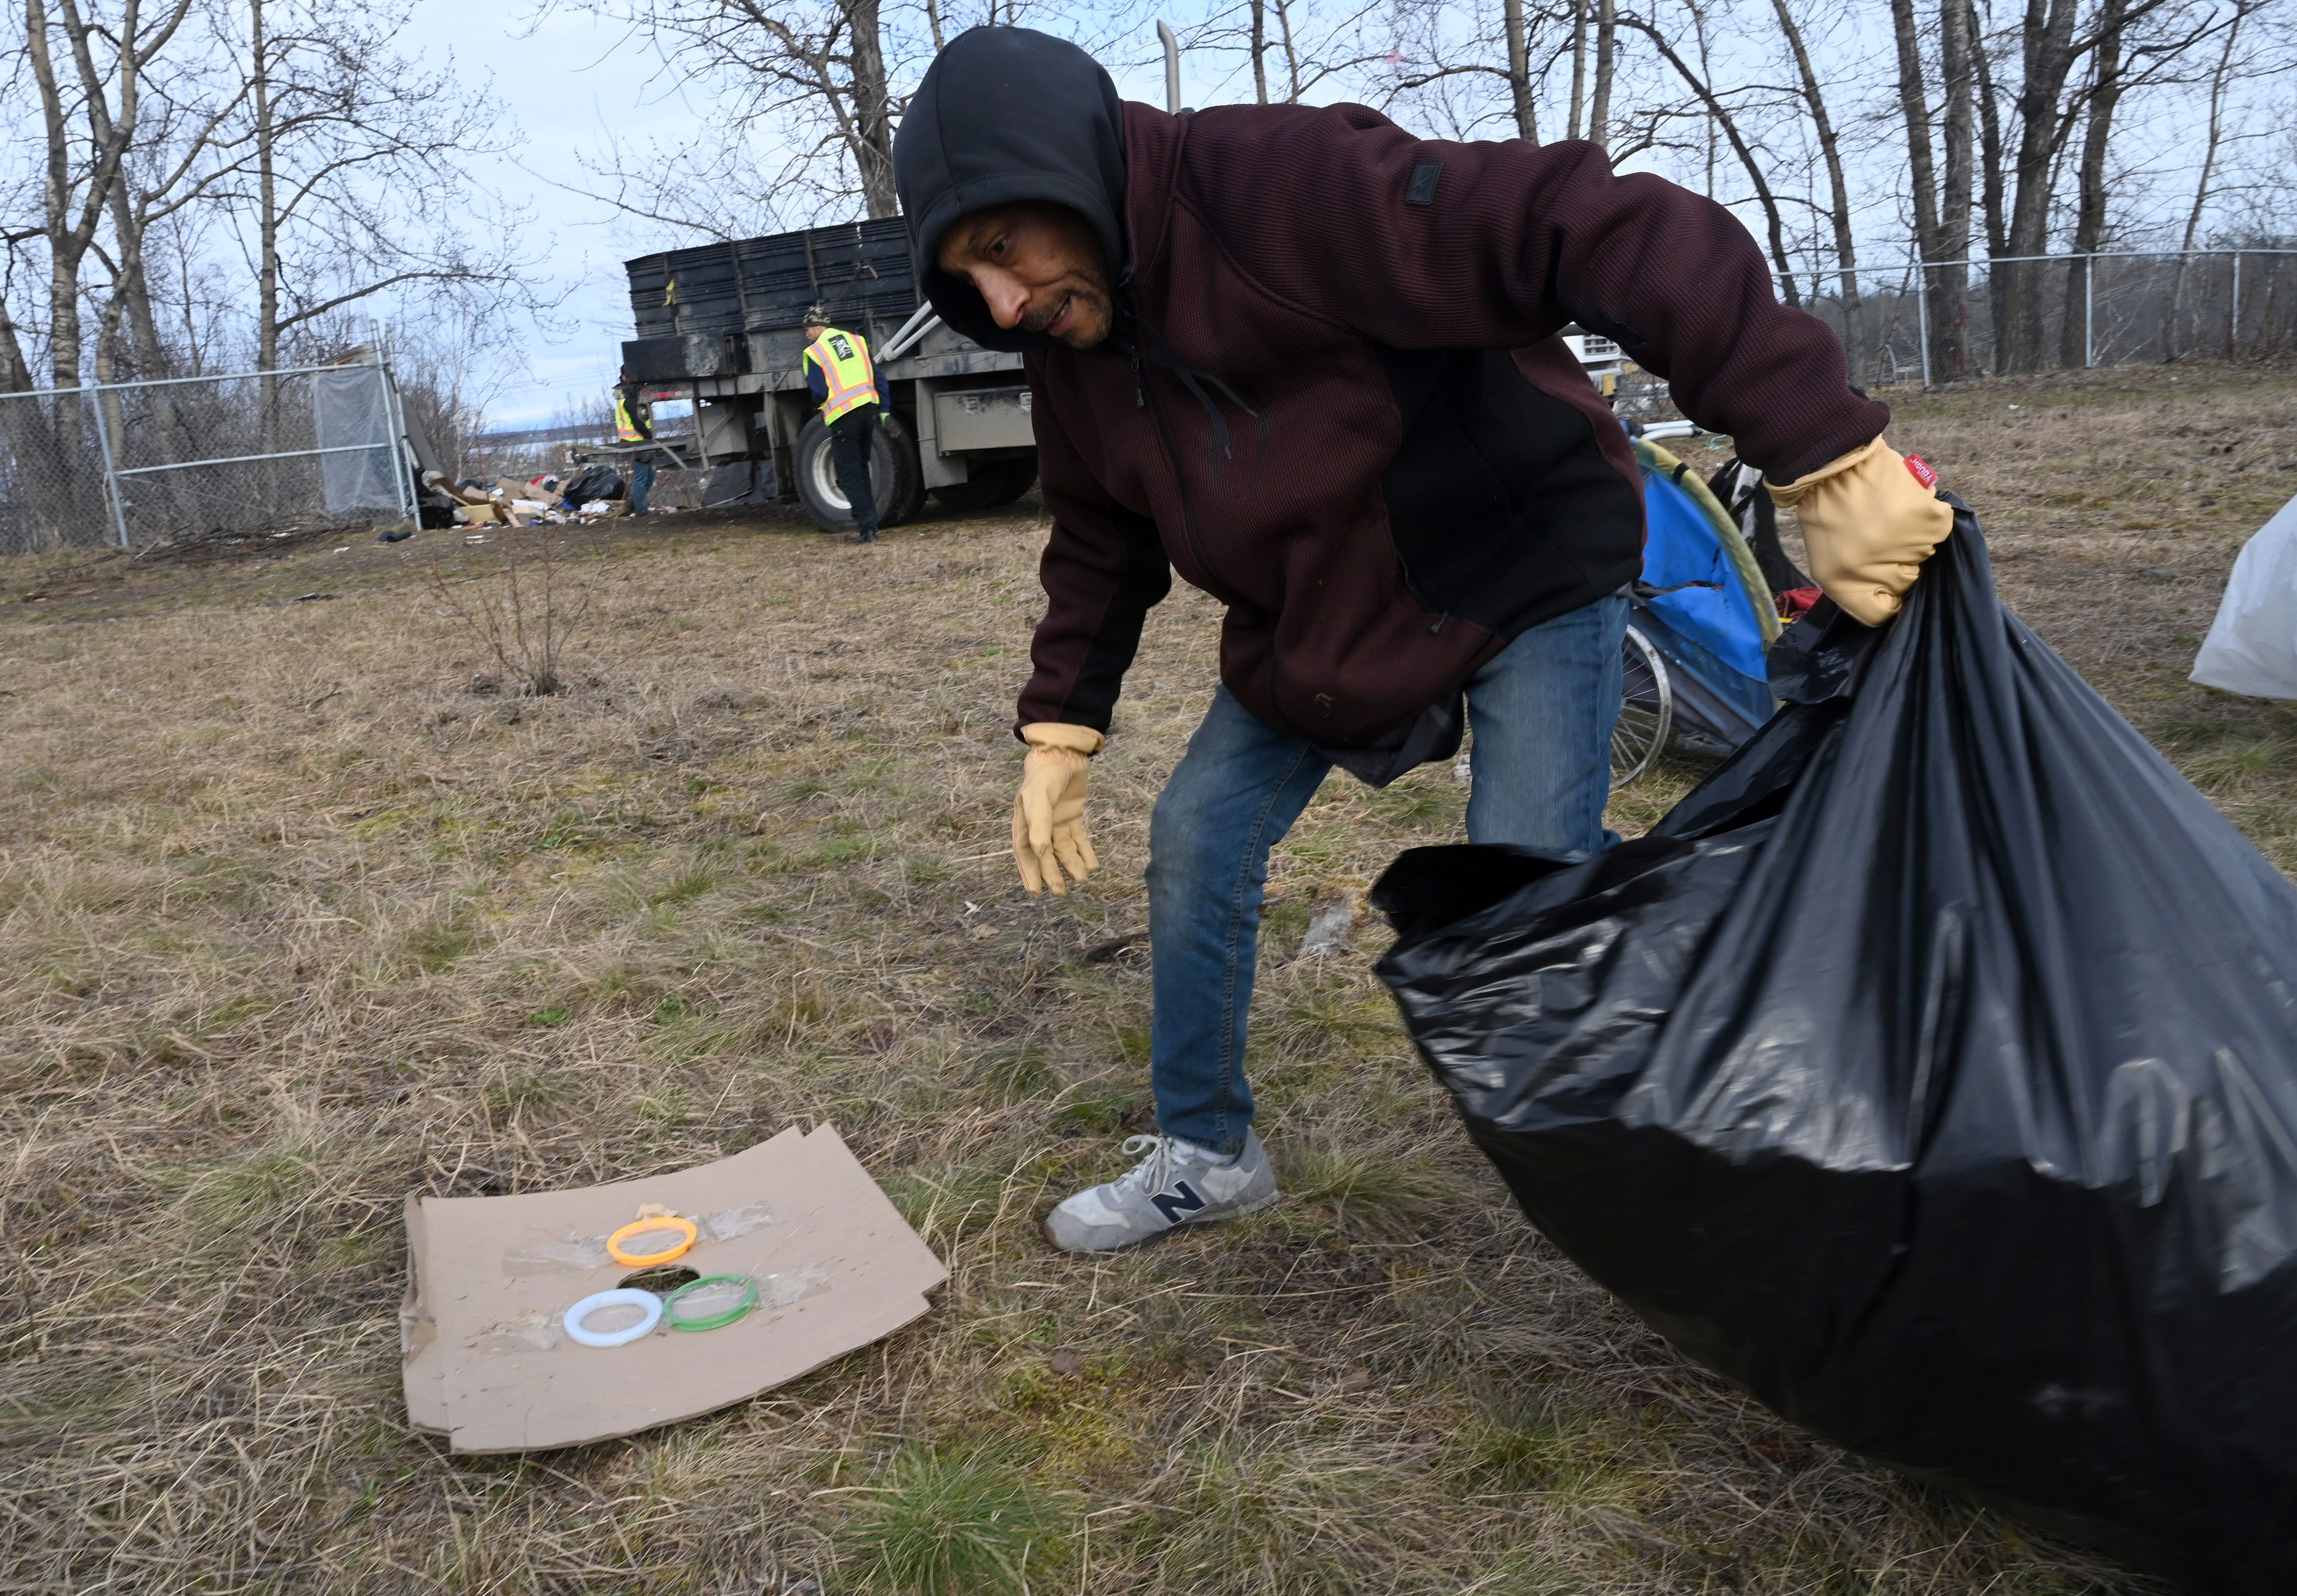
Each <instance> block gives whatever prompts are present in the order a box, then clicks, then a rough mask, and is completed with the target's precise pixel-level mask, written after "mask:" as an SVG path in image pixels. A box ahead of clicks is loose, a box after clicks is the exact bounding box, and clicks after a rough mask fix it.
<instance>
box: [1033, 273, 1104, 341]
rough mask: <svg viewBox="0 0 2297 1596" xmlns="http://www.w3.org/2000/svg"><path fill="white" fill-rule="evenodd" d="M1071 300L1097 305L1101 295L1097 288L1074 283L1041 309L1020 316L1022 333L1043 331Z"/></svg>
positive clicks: (1055, 319)
mask: <svg viewBox="0 0 2297 1596" xmlns="http://www.w3.org/2000/svg"><path fill="white" fill-rule="evenodd" d="M1070 300H1076V301H1077V303H1079V304H1080V305H1098V304H1100V303H1101V302H1102V300H1101V296H1100V294H1099V292H1098V291H1097V290H1095V289H1093V288H1092V287H1091V286H1089V285H1088V284H1083V283H1079V284H1074V285H1073V286H1072V287H1070V288H1068V289H1066V290H1065V291H1064V292H1062V294H1061V296H1060V298H1058V299H1057V300H1053V301H1052V303H1050V305H1047V306H1045V307H1044V308H1043V309H1032V310H1031V311H1029V312H1028V313H1027V314H1026V315H1025V316H1024V317H1022V318H1021V331H1023V332H1024V333H1041V332H1043V331H1044V330H1045V329H1046V328H1047V327H1050V326H1051V325H1053V323H1055V322H1056V321H1058V320H1059V319H1060V314H1061V311H1062V309H1064V308H1065V307H1066V305H1067V304H1068V302H1069V301H1070Z"/></svg>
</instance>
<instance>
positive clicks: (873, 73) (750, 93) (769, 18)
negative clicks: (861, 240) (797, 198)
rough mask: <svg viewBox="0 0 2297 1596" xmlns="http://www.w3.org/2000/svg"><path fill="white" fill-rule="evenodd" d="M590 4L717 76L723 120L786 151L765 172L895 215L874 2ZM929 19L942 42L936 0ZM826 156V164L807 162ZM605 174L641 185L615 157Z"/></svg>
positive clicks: (891, 107) (680, 62) (599, 0)
mask: <svg viewBox="0 0 2297 1596" xmlns="http://www.w3.org/2000/svg"><path fill="white" fill-rule="evenodd" d="M586 3H587V4H589V6H590V9H593V10H596V11H597V12H600V13H601V14H603V15H606V16H609V17H612V18H613V19H614V20H616V21H622V22H624V23H626V24H628V25H630V27H633V28H636V29H638V30H639V31H640V32H642V33H644V34H645V35H646V37H648V38H649V39H651V40H652V42H653V43H654V45H655V48H656V49H657V50H658V51H660V52H661V53H662V55H663V60H664V61H665V62H668V63H670V65H671V69H672V70H675V71H678V72H679V73H682V74H685V75H687V76H688V77H706V78H711V79H712V80H714V81H715V82H716V83H717V84H719V85H720V87H721V88H722V90H723V91H724V93H725V95H727V97H728V99H727V103H726V104H725V110H726V111H727V113H728V114H727V118H726V120H727V123H728V128H727V130H728V131H730V132H731V133H733V134H734V135H735V136H737V137H739V138H744V139H753V140H756V141H758V142H759V143H761V144H765V145H769V146H771V147H773V148H775V149H776V150H777V151H778V152H779V153H780V154H781V155H782V156H784V157H785V158H786V159H785V161H784V163H783V164H782V165H781V167H780V169H779V170H778V172H777V173H775V174H773V175H771V177H769V179H768V180H769V181H770V182H774V183H777V184H779V183H783V182H786V183H791V184H794V185H799V186H801V187H803V188H804V189H806V190H807V191H808V192H810V193H812V194H813V195H815V196H816V197H817V199H819V200H825V201H826V200H829V199H832V198H835V197H839V196H842V195H844V194H846V193H855V194H858V196H859V197H860V201H861V203H862V207H863V210H864V211H865V212H866V213H867V214H868V215H869V216H871V217H889V216H892V215H893V214H894V213H895V210H896V207H897V204H898V202H897V201H896V199H895V197H894V193H893V119H894V115H895V113H896V111H897V110H898V106H897V104H896V102H895V99H894V96H893V90H892V87H891V85H890V83H889V80H888V77H887V70H886V59H885V38H884V35H883V25H882V19H881V17H880V12H879V0H810V3H808V4H778V3H777V0H586ZM927 21H928V24H929V26H930V28H931V29H932V34H933V37H934V41H935V45H936V47H938V45H939V41H940V40H941V38H942V37H943V32H944V29H945V28H946V27H947V26H948V24H947V23H946V21H944V19H943V16H942V13H941V9H940V7H939V5H938V4H936V5H935V6H934V9H933V11H932V12H930V13H929V15H928V17H927ZM824 157H827V158H828V160H829V161H830V162H831V163H832V168H833V169H832V170H831V171H829V172H824V171H821V170H819V169H816V168H817V166H818V163H819V162H820V161H821V160H823V158H824ZM704 164H705V165H711V164H715V163H712V162H708V161H705V162H704ZM607 175H608V176H609V177H610V178H611V179H612V180H613V182H614V183H615V185H616V186H617V187H618V188H619V189H620V190H621V191H622V193H624V194H625V195H627V193H629V192H630V189H631V188H632V187H634V186H637V185H633V184H631V183H630V177H632V176H633V175H634V174H632V173H630V171H629V170H628V169H627V168H626V167H624V166H623V165H622V162H621V161H620V160H619V159H617V160H613V161H612V162H611V163H610V165H609V168H608V173H607ZM617 202H618V203H619V202H620V201H619V199H618V200H617ZM662 219H666V220H674V219H677V218H672V217H665V218H662Z"/></svg>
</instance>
